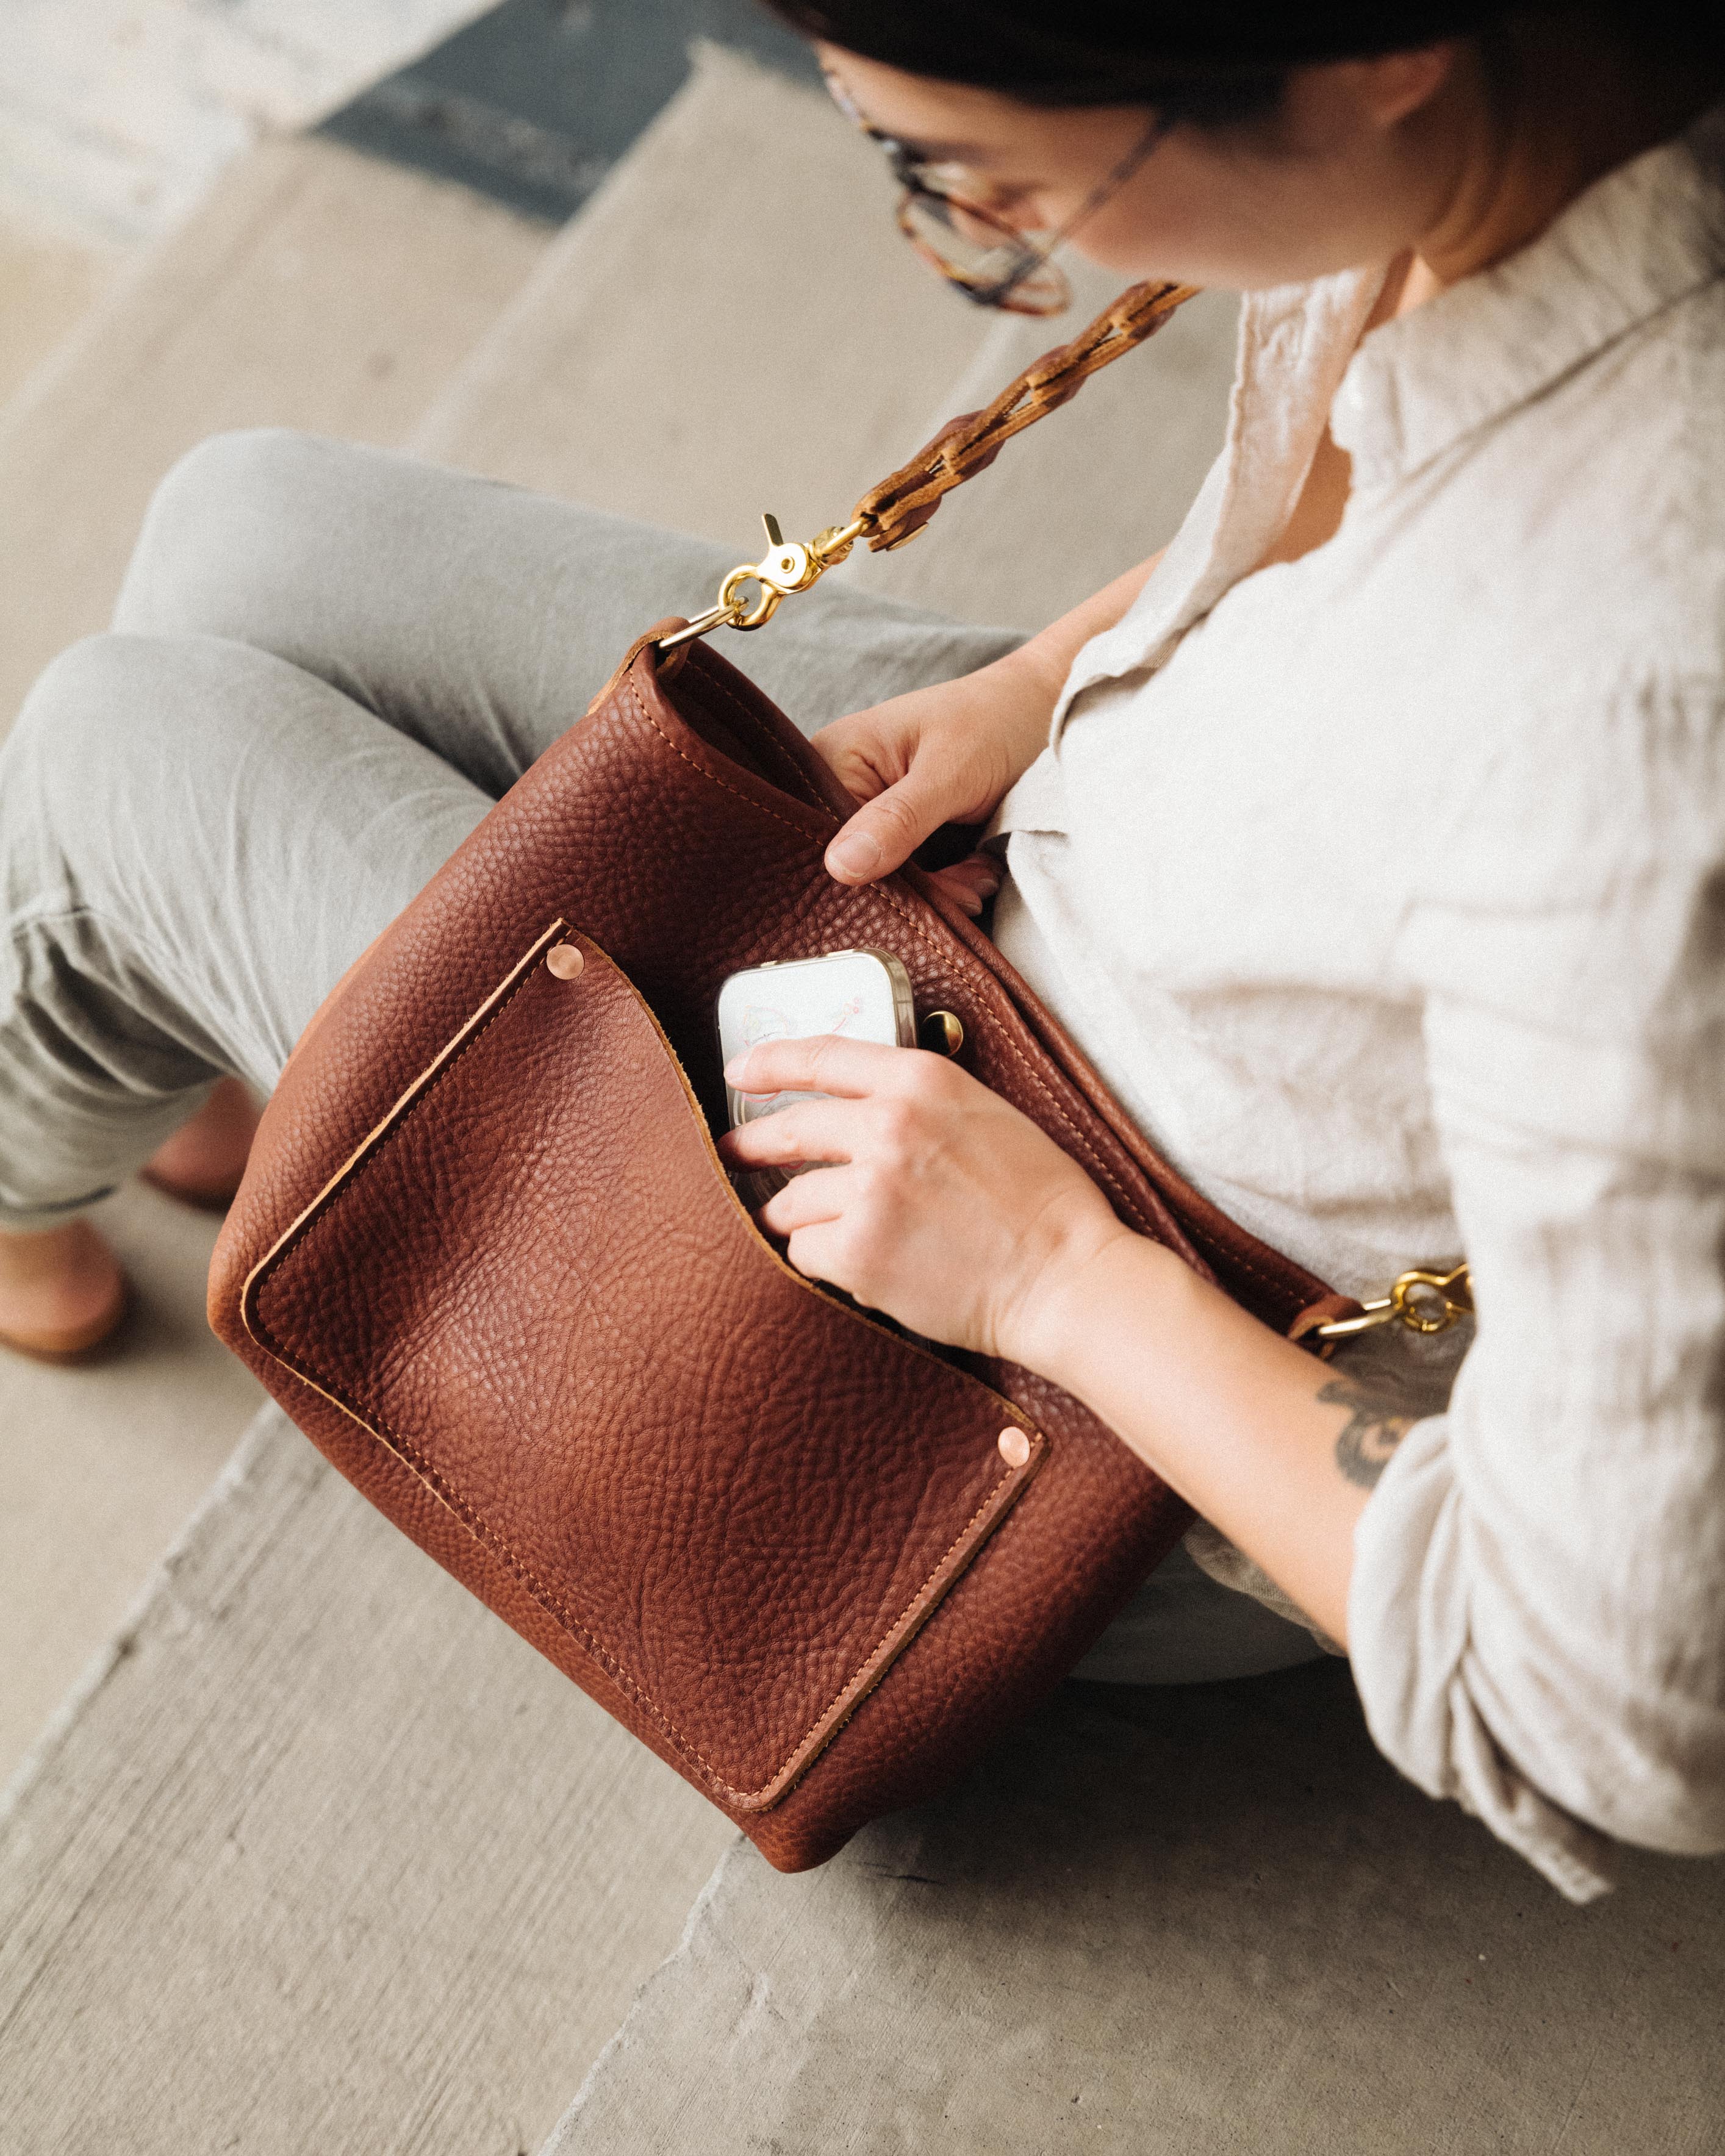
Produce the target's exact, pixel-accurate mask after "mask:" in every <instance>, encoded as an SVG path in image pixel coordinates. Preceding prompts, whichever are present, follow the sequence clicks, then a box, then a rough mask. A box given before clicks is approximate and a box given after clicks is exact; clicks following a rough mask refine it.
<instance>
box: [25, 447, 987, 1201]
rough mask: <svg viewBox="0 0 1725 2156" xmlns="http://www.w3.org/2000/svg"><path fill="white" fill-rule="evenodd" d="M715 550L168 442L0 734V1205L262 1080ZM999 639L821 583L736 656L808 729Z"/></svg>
mask: <svg viewBox="0 0 1725 2156" xmlns="http://www.w3.org/2000/svg"><path fill="white" fill-rule="evenodd" d="M734 560H735V555H734V552H732V551H730V550H727V549H726V548H723V547H712V546H709V545H707V544H706V542H702V541H700V540H696V539H689V538H684V537H680V536H677V535H675V534H673V533H670V532H665V531H653V530H650V529H649V528H647V527H645V526H640V525H636V524H630V523H627V522H624V521H622V520H620V519H619V518H616V517H611V516H601V515H599V514H598V513H597V512H595V511H591V510H586V509H581V508H577V507H574V506H571V505H570V504H568V503H567V502H559V501H552V500H547V499H545V498H543V497H542V496H539V495H531V494H526V493H523V492H521V490H518V489H516V488H511V487H502V486H495V485H490V484H488V483H486V482H485V481H483V480H473V479H467V478H463V477H461V476H459V475H456V474H454V473H449V472H444V471H439V470H434V469H432V468H431V467H429V466H427V465H418V464H414V463H413V462H411V461H409V460H408V459H405V458H401V457H395V456H391V455H388V454H384V453H382V452H381V451H378V450H373V449H355V448H352V447H351V446H348V445H346V444H340V443H335V442H327V441H321V440H317V439H312V438H310V437H307V436H304V435H297V434H285V433H260V434H228V435H223V436H218V438H217V439H214V440H213V441H209V442H206V443H205V444H203V446H202V447H201V448H200V449H196V450H194V451H193V453H192V454H191V455H189V456H188V457H187V458H185V459H183V460H182V462H181V463H180V464H179V465H177V467H176V468H175V470H173V471H172V473H171V474H170V475H169V476H168V478H167V480H166V481H165V482H164V483H163V485H162V488H161V489H160V490H159V492H158V493H157V496H156V499H155V500H154V502H153V503H152V504H151V509H150V512H149V516H148V517H147V519H146V522H145V526H144V530H143V534H142V536H141V539H140V541H139V543H138V547H137V552H136V554H135V556H134V557H133V559H132V562H131V567H130V569H129V571H128V572H127V576H126V584H125V588H124V590H123V591H122V593H121V598H120V603H119V606H118V608H117V609H116V613H115V618H114V629H113V631H112V633H111V634H109V635H106V636H98V637H92V638H90V639H88V640H87V641H86V642H85V643H83V644H76V645H74V647H73V648H72V649H71V650H69V651H68V652H67V653H65V654H64V656H63V657H62V658H60V659H59V660H56V661H55V663H54V665H52V666H50V667H49V670H48V671H47V672H46V673H45V674H44V675H43V677H42V679H41V680H40V681H39V683H38V684H37V686H36V688H35V690H33V693H32V694H31V696H30V697H29V698H28V701H27V702H26V703H25V705H24V707H23V712H22V714H21V715H20V716H19V718H18V723H17V726H16V727H15V728H14V729H13V733H12V736H11V737H10V739H9V740H8V742H6V744H5V746H4V747H3V749H0V878H3V885H0V903H3V907H4V923H5V932H6V933H5V943H4V947H3V950H0V1226H6V1227H13V1228H29V1227H33V1226H44V1225H47V1224H50V1223H52V1222H54V1221H56V1220H59V1219H64V1218H65V1217H67V1216H68V1215H69V1214H73V1213H75V1212H76V1211H77V1210H78V1209H80V1207H83V1206H85V1205H88V1204H90V1203H92V1202H93V1201H94V1200H95V1199H98V1198H100V1197H101V1196H102V1195H103V1194H104V1193H105V1192H106V1191H108V1190H109V1189H110V1188H112V1187H113V1186H114V1185H115V1184H116V1183H117V1182H119V1181H121V1179H122V1178H124V1177H125V1176H126V1175H127V1174H128V1173H131V1170H132V1169H134V1168H136V1167H137V1165H138V1164H139V1163H141V1161H143V1160H144V1159H146V1158H147V1157H148V1155H149V1154H150V1153H151V1152H152V1151H153V1150H154V1148H155V1147H157V1145H158V1144H159V1143H160V1142H162V1139H163V1138H164V1137H167V1135H168V1134H169V1132H171V1131H172V1130H173V1129H174V1128H175V1127H177V1125H178V1124H179V1123H180V1122H182V1121H183V1120H184V1118H185V1117H186V1116H187V1114H188V1113H190V1112H191V1111H192V1110H193V1109H194V1108H195V1107H196V1106H198V1102H199V1101H200V1100H201V1099H202V1098H203V1094H204V1092H205V1091H207V1090H208V1086H209V1085H210V1084H211V1082H212V1081H213V1079H214V1078H215V1077H216V1076H218V1075H220V1074H222V1073H223V1072H232V1073H234V1074H235V1075H239V1076H240V1077H242V1078H244V1079H245V1080H247V1081H249V1083H250V1084H251V1085H253V1086H255V1087H257V1088H258V1089H259V1091H263V1092H268V1091H270V1088H271V1087H272V1086H274V1084H275V1080H276V1077H277V1075H278V1074H279V1073H280V1070H281V1066H282V1064H283V1062H284V1060H285V1058H286V1056H287V1054H288V1051H289V1050H290V1049H291V1047H292V1046H293V1044H294V1042H295V1039H296V1038H297V1036H298V1035H299V1034H300V1030H301V1029H303V1027H304V1026H305V1023H306V1021H307V1019H310V1017H311V1014H312V1012H313V1011H314V1010H315V1009H316V1008H317V1005H318V1004H319V1003H320V1002H321V1000H322V998H323V997H324V996H325V994H326V993H327V992H328V990H329V988H331V985H332V984H333V983H335V982H336V980H338V979H339V978H340V977H341V973H342V972H343V971H344V970H345V969H346V968H347V966H348V964H349V963H350V962H352V960H353V959H354V958H355V957H357V955H358V954H359V952H361V951H362V950H363V949H364V948H365V947H366V945H367V943H369V942H371V940H372V937H374V936H376V935H377V933H378V932H379V931H380V930H381V929H382V928H383V927H385V926H386V925H387V924H388V922H389V921H391V920H393V918H394V916H396V915H397V914H398V912H400V911H401V909H402V908H403V906H405V905H406V904H407V903H408V900H409V899H411V898H412V897H413V896H414V894H415V893H416V892H417V891H418V890H419V889H420V888H421V887H422V885H424V884H425V883H426V882H427V881H428V880H429V878H430V876H431V875H432V874H433V873H434V870H436V869H437V868H438V867H439V865H441V864H442V862H443V861H444V860H445V859H446V858H447V857H448V855H449V854H450V853H451V852H452V851H453V850H454V848H455V847H456V846H457V845H459V843H460V842H461V840H462V839H464V838H465V837H466V835H467V834H468V833H469V832H470V830H471V829H473V827H474V825H475V824H476V823H477V822H478V821H479V819H480V817H482V816H483V815H484V814H485V811H486V810H487V808H490V805H491V803H492V802H493V801H495V799H496V798H497V797H498V796H499V795H500V794H501V793H503V792H504V791H505V789H506V788H508V787H509V786H511V785H512V784H513V783H514V782H515V781H516V779H517V778H520V776H521V773H522V772H523V771H525V770H526V767H527V766H528V765H529V764H530V763H531V762H533V760H534V758H535V757H537V756H538V755H539V754H540V753H541V752H542V751H543V750H544V749H545V748H547V747H548V746H549V745H550V743H551V742H553V741H554V740H556V739H557V737H558V735H560V734H561V733H562V731H564V729H565V728H566V727H567V726H569V725H570V724H571V723H572V721H574V720H576V719H578V717H579V716H581V714H582V712H583V710H584V709H585V707H586V706H587V703H588V700H589V699H590V698H591V697H592V696H593V693H594V691H595V690H598V688H599V687H600V686H601V685H603V682H604V681H605V680H606V678H607V676H608V675H609V673H610V671H611V669H612V668H613V667H614V665H616V663H617V661H618V660H619V659H620V658H621V656H622V655H623V653H624V650H625V649H627V648H628V646H629V643H630V641H631V640H632V639H634V637H635V636H637V635H639V634H640V632H641V630H642V629H645V628H647V627H648V626H649V625H650V624H652V623H653V622H655V621H656V620H658V619H661V618H662V617H663V616H664V615H665V614H667V613H678V612H686V613H695V612H696V611H698V609H699V608H701V607H702V606H705V605H706V604H708V603H710V602H711V597H712V594H713V593H714V591H715V590H716V588H717V585H718V580H719V578H720V577H721V576H722V575H723V573H724V572H725V571H726V569H728V568H730V567H732V564H733V562H734ZM1016 641H1017V639H1016V637H1015V636H1014V634H1011V633H1009V632H1006V631H1000V630H989V629H971V628H966V627H963V626H962V625H960V624H957V623H952V622H948V621H943V620H941V619H938V618H937V617H936V616H934V615H932V614H927V613H922V612H920V611H919V610H917V609H916V608H910V607H906V606H903V605H901V604H898V603H894V602H891V601H888V600H882V599H875V598H868V597H865V596H862V595H860V594H858V593H846V592H841V591H839V590H836V589H834V588H829V587H822V588H819V589H817V590H815V591H813V592H809V593H805V594H803V597H802V598H801V599H800V600H798V601H797V602H796V603H793V604H792V605H790V606H788V607H787V608H785V609H784V611H783V613H782V614H781V615H780V616H779V618H778V619H777V620H776V621H775V622H774V623H773V625H772V627H771V629H768V630H767V631H766V632H765V633H764V634H761V635H759V636H757V637H755V638H750V639H745V638H742V637H738V636H734V635H732V636H727V637H726V639H725V649H726V656H727V657H731V658H732V659H735V660H739V661H740V662H741V663H742V665H744V666H745V667H746V668H747V670H749V671H750V672H751V673H752V675H754V676H755V678H756V679H757V680H758V681H759V682H760V683H761V685H762V687H763V688H764V689H766V690H767V691H768V694H769V695H771V696H773V698H774V699H775V700H776V701H778V702H779V703H780V704H782V705H783V706H784V708H785V709H786V710H787V711H791V712H793V713H794V714H795V716H797V718H798V720H799V721H801V722H802V723H803V724H804V725H805V726H808V727H809V729H810V730H811V731H812V730H813V729H814V727H815V726H819V725H821V724H823V723H824V721H826V720H828V719H830V718H834V717H836V716H838V715H839V713H840V712H843V711H850V710H855V709H856V708H859V707H860V706H865V705H867V704H870V703H875V702H878V701H880V700H881V699H883V698H885V697H887V696H894V695H896V694H897V693H899V692H900V691H901V690H906V689H911V688H915V687H916V686H919V685H922V684H923V683H926V682H931V681H938V680H946V679H947V678H949V677H950V676H952V675H956V674H961V673H965V672H968V670H971V669H972V668H973V667H977V666H980V665H985V664H986V663H987V662H988V660H991V659H993V658H996V657H998V656H999V654H1001V653H1002V652H1003V651H1005V650H1007V649H1009V648H1010V647H1011V646H1012V644H1014V643H1015V642H1016Z"/></svg>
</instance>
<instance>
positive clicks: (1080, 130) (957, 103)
mask: <svg viewBox="0 0 1725 2156" xmlns="http://www.w3.org/2000/svg"><path fill="white" fill-rule="evenodd" d="M820 57H821V59H822V61H823V63H824V65H825V66H826V67H827V69H828V70H829V73H830V74H833V75H834V77H835V78H836V79H837V80H838V82H839V84H840V85H842V86H843V88H844V90H845V92H846V94H847V95H848V97H849V98H850V101H851V102H852V103H853V104H854V105H855V106H856V108H857V110H859V111H860V113H861V114H862V115H863V116H864V117H865V119H866V120H867V121H869V123H870V125H871V126H874V127H875V128H876V129H877V130H879V131H880V133H882V134H885V135H891V136H896V138H897V139H898V140H899V141H902V142H903V143H905V144H906V146H907V147H908V148H910V149H911V151H913V152H914V153H916V154H918V155H920V156H921V157H923V158H924V159H925V160H926V161H927V162H929V163H932V164H936V165H942V166H957V167H963V182H962V192H963V193H965V194H967V195H968V196H969V197H970V198H971V199H973V201H975V202H977V203H978V205H979V206H981V207H983V208H990V209H993V210H994V211H995V212H996V213H998V214H999V215H1001V216H1003V217H1004V218H1006V219H1007V220H1008V221H1009V223H1013V224H1015V225H1017V226H1019V228H1020V229H1022V230H1024V231H1026V232H1052V231H1055V230H1057V229H1058V228H1060V226H1062V225H1063V224H1065V223H1066V221H1067V220H1068V219H1069V218H1072V217H1074V216H1076V215H1077V213H1079V212H1080V211H1081V209H1082V208H1083V205H1084V203H1085V201H1086V198H1087V197H1088V196H1089V195H1090V193H1091V191H1092V189H1094V188H1095V187H1097V186H1098V185H1099V184H1100V183H1101V182H1103V181H1104V180H1106V177H1107V175H1108V174H1109V173H1110V172H1112V171H1113V170H1114V169H1115V168H1116V167H1117V166H1119V165H1120V164H1121V162H1122V161H1123V160H1124V159H1126V158H1127V157H1129V156H1130V153H1131V151H1132V148H1133V146H1134V145H1135V144H1137V142H1139V141H1141V140H1142V137H1143V135H1144V132H1145V129H1146V126H1147V121H1148V118H1149V115H1147V112H1146V110H1145V108H1144V107H1143V106H1142V105H1112V106H1086V107H1083V108H1081V109H1075V108H1067V109H1065V110H1045V109H1042V108H1040V107H1038V106H1034V105H1021V104H1018V103H1016V102H1015V101H1014V100H1012V99H1010V98H1009V97H1006V96H1004V95H1001V94H999V92H997V91H993V90H970V89H966V88H963V87H962V86H960V85H956V84H952V83H944V82H935V81H932V80H929V79H928V78H927V77H925V76H922V75H913V74H904V73H902V72H901V70H899V69H896V68H889V67H885V66H882V65H881V64H879V63H878V62H876V61H873V60H865V59H858V58H857V57H856V56H855V54H850V53H846V52H843V51H840V50H839V49H836V48H835V47H832V46H824V47H822V48H821V49H820ZM1475 78H1476V64H1475V63H1474V62H1473V59H1472V56H1471V52H1470V50H1469V49H1468V48H1466V47H1465V46H1462V45H1458V44H1445V45H1436V46H1432V47H1430V48H1429V49H1423V50H1421V51H1419V52H1414V53H1397V54H1389V55H1387V56H1386V57H1384V59H1376V60H1361V61H1348V62H1345V63H1340V64H1334V65H1329V66H1323V67H1310V68H1301V69H1297V70H1296V73H1295V74H1294V77H1293V80H1292V81H1291V84H1290V85H1289V89H1288V92H1287V95H1286V99H1285V100H1284V103H1283V105H1282V107H1281V110H1279V111H1278V112H1277V113H1276V115H1274V117H1273V118H1271V119H1267V120H1265V121H1258V122H1254V123H1251V124H1250V125H1244V126H1235V127H1230V128H1226V129H1220V130H1211V129H1204V128H1199V127H1195V126H1189V125H1188V126H1177V127H1174V128H1173V129H1172V130H1171V131H1169V133H1168V135H1167V136H1164V137H1163V140H1162V141H1160V142H1158V144H1157V146H1156V147H1155V148H1154V149H1153V151H1152V152H1151V153H1150V155H1149V156H1148V157H1147V158H1146V160H1145V161H1144V162H1143V163H1142V165H1141V166H1140V167H1138V169H1137V171H1136V172H1133V173H1132V176H1131V177H1129V178H1128V179H1127V180H1126V181H1125V182H1124V183H1123V184H1122V186H1120V187H1118V188H1117V190H1116V191H1115V192H1114V193H1111V195H1109V197H1108V198H1106V201H1104V202H1103V203H1101V205H1100V206H1099V207H1098V208H1096V209H1095V210H1093V211H1091V213H1089V214H1088V215H1087V216H1086V217H1085V218H1083V220H1082V222H1081V223H1080V224H1079V226H1078V228H1077V229H1076V232H1075V233H1074V234H1073V235H1072V239H1071V244H1072V245H1073V246H1074V247H1075V248H1076V249H1077V250H1078V252H1079V253H1080V254H1084V255H1086V256H1088V257H1089V259H1091V261H1093V262H1096V263H1098V264H1101V266H1102V267H1103V268H1104V269H1112V270H1116V271H1117V272H1120V273H1121V274H1122V275H1127V276H1131V277H1167V278H1175V279H1178V280H1181V281H1182V282H1184V283H1190V284H1194V285H1214V286H1221V287H1224V288H1228V289H1230V290H1250V289H1251V288H1253V287H1255V286H1262V285H1280V284H1286V283H1290V282H1292V281H1294V280H1301V279H1307V278H1311V277H1317V276H1322V275H1327V274H1328V273H1330V272H1331V271H1333V270H1337V269H1347V268H1349V267H1351V266H1353V265H1354V264H1361V263H1369V262H1382V261H1388V260H1389V259H1391V258H1392V257H1394V256H1395V255H1398V254H1402V253H1403V252H1404V251H1405V250H1407V249H1410V248H1411V249H1418V248H1419V246H1420V242H1421V240H1422V239H1423V238H1424V237H1425V234H1428V233H1430V231H1432V229H1433V228H1435V225H1437V224H1438V223H1440V221H1441V219H1442V218H1443V217H1444V214H1445V210H1446V208H1447V207H1448V206H1449V204H1450V201H1451V199H1452V198H1453V197H1454V195H1455V191H1456V187H1457V185H1458V182H1459V179H1460V176H1461V172H1462V170H1463V168H1464V166H1465V164H1466V159H1467V152H1468V146H1469V142H1470V140H1471V137H1473V136H1475V135H1476V133H1477V127H1476V122H1477V121H1478V119H1479V117H1480V114H1479V112H1478V110H1476V107H1477V106H1478V105H1479V104H1480V101H1481V100H1480V96H1479V92H1480V90H1481V85H1479V84H1478V82H1477V81H1476V79H1475ZM956 191H958V187H957V184H956V176H955V192H956Z"/></svg>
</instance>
